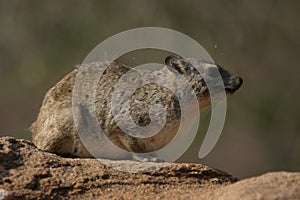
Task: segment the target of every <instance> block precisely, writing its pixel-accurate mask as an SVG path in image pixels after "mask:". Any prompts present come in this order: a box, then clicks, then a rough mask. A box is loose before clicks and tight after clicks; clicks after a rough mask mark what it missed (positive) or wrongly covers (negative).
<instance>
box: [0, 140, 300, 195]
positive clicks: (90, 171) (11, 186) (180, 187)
mask: <svg viewBox="0 0 300 200" xmlns="http://www.w3.org/2000/svg"><path fill="white" fill-rule="evenodd" d="M103 162H104V161H103ZM109 162H110V163H114V165H120V164H126V165H128V166H135V167H136V168H137V169H144V168H145V167H147V168H151V167H157V163H145V162H144V163H143V162H134V161H109ZM236 181H237V179H236V178H233V177H232V176H231V175H229V174H227V173H225V172H222V171H219V170H216V169H213V168H210V167H207V166H204V165H201V164H187V163H184V164H178V163H173V164H170V165H168V166H165V167H162V168H160V169H157V170H155V171H150V172H144V173H128V172H122V171H118V170H115V169H112V168H110V167H107V166H106V165H104V164H102V163H101V162H99V161H98V160H96V159H82V158H63V157H60V156H58V155H55V154H51V153H46V152H43V151H40V150H39V149H37V148H36V147H35V146H34V145H33V144H32V143H31V142H29V141H27V140H22V139H15V138H12V137H1V138H0V199H95V198H101V199H120V198H122V199H133V198H136V199H141V198H143V199H155V198H156V199H199V198H203V199H274V198H275V199H300V195H299V194H300V191H299V185H300V173H287V172H279V173H269V174H266V175H263V176H260V177H254V178H251V179H245V180H241V181H239V182H237V183H235V182H236Z"/></svg>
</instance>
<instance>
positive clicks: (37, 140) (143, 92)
mask: <svg viewBox="0 0 300 200" xmlns="http://www.w3.org/2000/svg"><path fill="white" fill-rule="evenodd" d="M100 64H101V63H91V64H88V66H90V67H93V66H95V67H96V66H98V65H100ZM166 64H167V65H168V66H169V67H171V68H173V69H174V70H176V71H177V72H179V73H180V74H182V75H183V76H184V77H185V78H186V79H187V80H188V82H189V83H190V85H191V86H192V88H193V89H194V92H195V94H196V96H197V99H198V101H199V105H200V109H203V108H205V107H207V106H208V105H209V103H210V98H209V92H208V90H207V87H206V85H205V82H204V81H203V77H202V76H201V75H200V74H199V73H198V72H197V70H195V69H194V68H193V67H192V66H191V65H190V64H189V63H188V62H187V61H186V60H184V59H181V58H178V57H175V56H169V57H168V58H166ZM203 65H205V67H207V66H210V65H211V66H213V67H216V65H214V64H209V63H205V62H203ZM79 67H81V66H79ZM217 67H218V69H219V71H220V74H221V76H222V78H223V81H224V85H225V89H226V92H227V93H234V92H235V91H236V90H237V89H238V88H239V87H240V85H241V84H242V79H241V78H239V77H236V76H233V75H231V74H230V73H229V72H228V71H226V70H224V69H223V68H221V67H220V66H217ZM130 69H131V68H130V67H128V66H126V65H124V64H121V63H117V62H112V63H111V64H110V65H109V66H108V67H107V69H106V70H105V72H104V73H103V74H102V76H101V78H100V79H99V82H98V86H97V90H96V97H95V107H96V116H97V119H98V122H99V124H100V127H101V128H102V130H103V131H104V133H105V134H106V135H107V136H108V138H109V139H110V140H111V141H112V142H113V143H114V144H115V145H117V146H118V147H120V148H122V149H124V150H127V151H130V152H143V153H145V152H152V151H155V150H157V149H160V148H162V147H163V146H164V145H166V144H168V143H169V142H170V141H171V140H172V138H173V137H174V135H175V134H176V130H177V129H178V126H179V123H180V120H179V119H180V114H181V113H180V105H179V102H178V100H177V98H176V96H175V95H174V94H173V93H172V92H171V91H170V90H169V89H168V88H165V87H162V86H159V85H156V84H146V85H144V86H143V87H141V88H139V89H138V90H136V91H135V92H134V94H133V95H132V98H131V101H130V115H131V117H132V119H133V121H134V122H135V123H136V124H137V125H140V126H146V125H147V124H149V123H150V121H151V119H150V117H149V114H148V113H149V107H150V106H151V105H153V104H161V105H163V106H164V108H165V109H166V114H167V118H166V125H165V127H164V128H163V130H162V131H160V132H159V133H158V134H156V135H155V136H152V137H149V138H137V137H133V136H130V135H128V134H126V133H124V132H123V131H122V130H121V129H120V128H119V127H118V125H117V124H116V122H115V120H114V116H113V115H112V109H111V101H112V99H111V96H112V92H113V91H114V86H115V85H116V83H117V82H118V81H119V79H120V78H121V77H122V75H124V74H126V73H127V72H128V71H129V70H130ZM161 70H168V69H167V68H164V69H161ZM78 71H79V69H78V68H76V69H74V70H73V71H72V72H71V73H69V74H67V75H66V76H65V77H64V78H63V79H62V80H61V81H60V82H58V83H57V84H56V85H55V86H54V87H53V88H51V89H50V90H49V91H48V93H47V94H46V96H45V99H44V101H43V103H42V106H41V109H40V113H39V115H38V118H37V120H36V121H35V122H34V123H33V124H32V137H33V143H34V144H35V145H36V146H37V147H38V148H40V149H42V150H44V151H48V152H53V153H57V154H65V155H66V154H67V155H73V156H79V157H92V156H91V154H90V153H89V152H88V151H87V149H86V148H85V147H84V145H83V144H82V142H81V141H80V138H79V136H78V132H77V130H76V127H75V124H74V120H73V111H72V92H73V87H74V83H75V79H76V75H77V73H78ZM157 73H158V74H159V73H160V72H159V71H158V72H157ZM168 74H169V75H168V77H164V78H165V80H166V81H168V82H170V83H171V84H173V83H174V85H176V83H175V82H176V75H175V73H168ZM86 81H89V80H86ZM127 86H128V87H130V84H127ZM178 87H179V88H178V89H180V86H178ZM124 90H126V87H124Z"/></svg>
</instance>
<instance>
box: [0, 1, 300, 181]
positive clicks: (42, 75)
mask: <svg viewBox="0 0 300 200" xmlns="http://www.w3.org/2000/svg"><path fill="white" fill-rule="evenodd" d="M299 10H300V2H299V1H296V0H294V1H292V0H288V1H279V0H265V1H260V0H253V1H249V0H231V1H213V0H210V1H202V0H186V1H180V0H173V1H159V0H151V1H150V0H135V1H132V0H131V1H122V0H115V1H100V0H97V1H89V0H87V1H82V0H66V1H59V0H52V1H33V0H28V1H16V0H10V1H5V0H1V1H0V91H1V96H0V135H1V136H4V135H11V136H14V137H17V138H25V139H30V138H31V137H30V133H29V131H28V128H29V126H30V124H31V123H32V122H33V121H34V120H35V118H36V117H37V114H38V111H39V107H40V105H41V102H42V100H43V97H44V95H45V93H46V92H47V90H48V89H49V88H50V87H51V86H53V85H54V84H55V83H56V82H58V81H59V80H60V79H61V78H62V77H63V76H64V75H65V74H66V73H68V72H70V71H71V70H72V69H73V66H74V65H76V64H78V63H81V62H82V61H83V59H84V58H85V56H86V55H87V54H88V53H89V51H90V50H92V49H93V48H94V47H95V46H96V45H97V44H98V43H100V42H101V41H103V40H105V39H106V38H108V37H110V36H112V35H114V34H117V33H119V32H121V31H125V30H128V29H131V28H137V27H143V26H158V27H165V28H170V29H174V30H177V31H180V32H182V33H184V34H186V35H189V36H190V37H192V38H194V39H195V40H197V41H198V42H199V43H200V44H202V45H203V46H204V47H205V48H206V50H207V51H208V52H209V53H210V55H211V56H212V57H213V59H214V60H215V61H216V62H217V63H219V64H220V65H222V66H225V68H226V69H228V70H230V71H232V72H235V73H236V74H239V75H241V76H242V77H243V78H244V85H243V87H242V88H241V90H240V91H239V92H238V93H237V94H236V95H235V96H234V97H231V98H230V99H229V101H228V112H227V119H226V124H225V127H224V130H223V133H222V135H221V138H220V140H219V141H218V143H217V145H216V146H215V148H214V149H213V151H212V152H211V153H210V154H209V155H208V156H207V157H206V158H205V159H203V160H199V159H197V155H196V154H197V151H198V149H199V145H200V144H199V141H196V143H197V142H198V143H197V148H196V147H193V148H191V149H190V150H189V151H188V152H187V153H186V157H183V158H181V159H180V160H181V161H189V162H191V161H194V162H201V163H204V164H208V165H211V166H213V167H215V168H218V169H222V170H224V171H227V172H229V173H231V174H233V175H234V176H237V177H239V178H245V177H250V176H253V175H258V174H262V173H265V172H268V171H279V170H287V171H300V134H299V132H300V101H299V100H300V94H299V86H300V85H299V82H300V78H299V76H300V66H299V58H300V26H299V19H300V12H299Z"/></svg>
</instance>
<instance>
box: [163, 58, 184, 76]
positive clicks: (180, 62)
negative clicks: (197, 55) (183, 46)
mask: <svg viewBox="0 0 300 200" xmlns="http://www.w3.org/2000/svg"><path fill="white" fill-rule="evenodd" d="M165 64H166V65H167V66H169V67H171V68H173V69H175V70H176V71H178V72H179V73H180V74H184V73H185V72H186V64H187V63H186V61H185V60H184V58H182V57H180V56H178V55H170V56H168V57H166V59H165Z"/></svg>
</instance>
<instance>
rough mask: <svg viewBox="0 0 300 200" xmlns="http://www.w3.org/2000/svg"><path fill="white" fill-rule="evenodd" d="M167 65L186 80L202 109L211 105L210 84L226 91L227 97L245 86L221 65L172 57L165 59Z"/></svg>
mask: <svg viewBox="0 0 300 200" xmlns="http://www.w3.org/2000/svg"><path fill="white" fill-rule="evenodd" d="M165 64H166V65H167V66H169V67H171V68H172V69H174V70H176V71H177V72H178V73H179V74H181V75H182V76H184V77H185V78H186V80H187V81H188V82H189V84H190V85H191V86H192V88H193V90H194V91H195V94H196V96H197V98H198V100H200V107H201V108H205V107H207V106H208V105H209V104H210V94H209V87H208V82H209V84H210V85H209V86H210V87H213V88H217V89H220V88H221V89H222V88H223V89H225V92H226V95H231V94H233V93H235V92H236V91H237V90H238V89H239V88H240V87H241V85H242V84H243V79H242V78H241V77H239V76H236V75H233V74H232V73H230V72H229V71H227V70H225V69H224V68H222V67H221V66H219V65H216V64H214V63H210V62H206V61H203V60H196V59H189V58H181V57H179V56H174V55H171V56H168V57H167V58H166V59H165ZM220 85H221V87H220ZM210 89H211V88H210ZM214 91H217V90H214Z"/></svg>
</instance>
